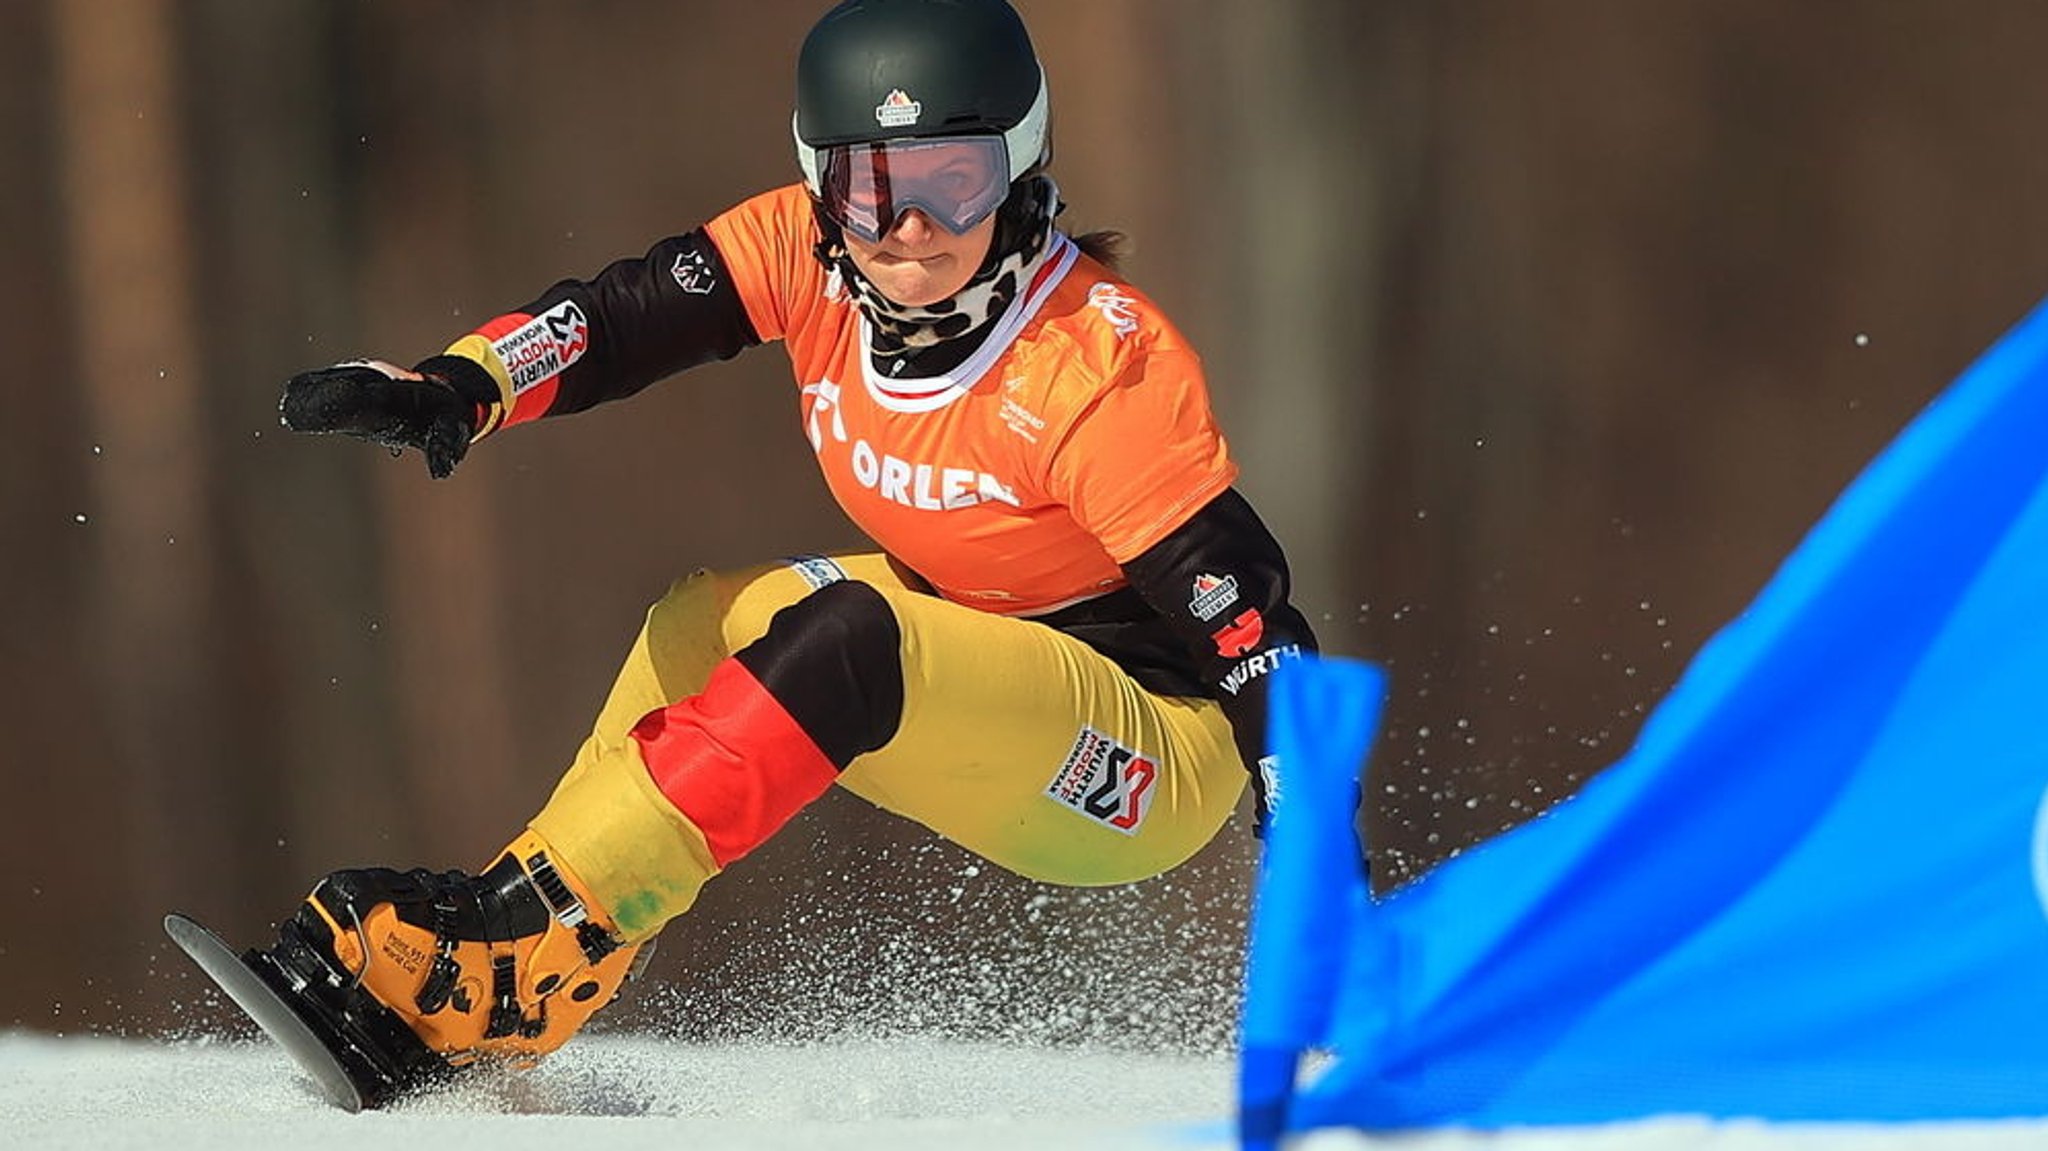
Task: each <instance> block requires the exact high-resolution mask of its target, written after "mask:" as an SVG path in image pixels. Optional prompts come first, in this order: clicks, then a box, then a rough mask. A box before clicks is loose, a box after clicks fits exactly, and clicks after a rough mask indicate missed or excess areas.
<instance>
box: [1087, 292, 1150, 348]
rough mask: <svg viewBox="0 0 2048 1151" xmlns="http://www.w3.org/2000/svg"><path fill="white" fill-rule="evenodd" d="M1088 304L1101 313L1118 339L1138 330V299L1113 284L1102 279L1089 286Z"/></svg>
mask: <svg viewBox="0 0 2048 1151" xmlns="http://www.w3.org/2000/svg"><path fill="white" fill-rule="evenodd" d="M1088 306H1089V307H1092V308H1094V309H1095V310H1096V311H1098V312H1101V313H1102V318H1103V319H1105V320H1107V321H1109V326H1110V327H1111V328H1113V329H1115V331H1116V338H1117V339H1119V340H1121V339H1124V338H1125V337H1127V336H1129V335H1131V334H1132V333H1133V332H1136V331H1137V330H1138V301H1136V300H1134V299H1132V298H1131V297H1129V296H1126V295H1124V294H1123V293H1122V292H1119V291H1117V287H1116V285H1115V284H1112V283H1109V282H1108V281H1104V282H1102V283H1098V284H1096V285H1094V286H1093V287H1091V288H1089V289H1088Z"/></svg>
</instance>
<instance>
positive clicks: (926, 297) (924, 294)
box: [845, 208, 996, 308]
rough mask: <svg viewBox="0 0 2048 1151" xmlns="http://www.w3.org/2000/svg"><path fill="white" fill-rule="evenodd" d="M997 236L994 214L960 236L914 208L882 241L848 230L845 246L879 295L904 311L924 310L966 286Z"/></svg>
mask: <svg viewBox="0 0 2048 1151" xmlns="http://www.w3.org/2000/svg"><path fill="white" fill-rule="evenodd" d="M995 234H996V217H995V216H994V215H990V216H989V217H988V219H986V220H983V221H982V222H981V223H979V224H976V225H975V226H974V227H972V228H970V229H968V230H967V232H966V234H964V235H959V236H956V235H954V234H953V233H951V232H948V231H947V230H946V229H944V228H941V227H939V226H938V225H937V224H935V223H933V222H932V219H931V217H929V216H927V215H925V214H924V211H923V209H921V208H912V209H910V210H909V211H906V212H904V213H903V214H902V215H901V216H899V217H897V219H896V224H895V226H894V227H891V228H890V229H889V231H888V232H887V233H885V234H884V235H883V236H882V238H881V239H880V240H878V241H875V242H874V243H869V242H868V241H866V240H863V239H861V238H860V237H859V236H856V235H854V234H853V233H851V232H848V233H846V237H845V243H846V253H847V255H849V256H851V257H853V266H854V267H856V268H858V269H860V274H861V275H863V276H866V277H867V281H868V283H870V284H873V285H874V286H875V289H876V290H877V291H879V292H881V293H882V294H883V295H884V296H887V297H889V298H890V299H891V300H894V301H895V302H896V303H898V304H901V305H903V306H904V307H906V308H921V307H925V306H927V305H930V304H936V303H938V302H939V301H940V300H943V299H945V298H946V297H948V296H951V295H953V294H954V293H956V292H958V291H959V290H960V289H962V288H964V287H966V286H967V281H969V280H971V279H973V278H974V272H975V269H977V268H979V267H981V262H982V260H983V259H985V258H986V257H987V256H988V247H989V244H990V242H991V241H993V239H994V238H995Z"/></svg>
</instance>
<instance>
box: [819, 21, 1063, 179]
mask: <svg viewBox="0 0 2048 1151" xmlns="http://www.w3.org/2000/svg"><path fill="white" fill-rule="evenodd" d="M794 127H795V133H796V151H797V162H798V163H799V164H800V165H802V167H803V171H804V182H805V183H806V184H807V185H809V186H810V189H811V191H812V193H814V194H816V193H818V192H819V191H820V187H821V185H820V174H821V171H822V169H823V167H824V153H825V151H826V150H827V149H829V148H832V147H834V146H838V145H845V144H863V143H875V142H880V141H884V140H909V139H919V138H927V137H934V136H977V135H992V136H999V137H1001V138H1002V142H1003V149H1004V153H1005V156H1006V157H1007V160H1008V171H1009V177H1010V179H1011V180H1013V181H1014V180H1016V179H1019V178H1021V177H1022V176H1024V175H1026V174H1027V173H1029V172H1031V171H1032V170H1034V169H1035V168H1037V167H1038V166H1039V165H1040V164H1041V163H1043V162H1044V160H1045V159H1046V140H1047V136H1046V90H1045V73H1044V71H1043V70H1042V69H1041V68H1040V67H1039V65H1038V56H1037V54H1036V53H1035V52H1033V51H1032V48H1031V36H1030V34H1029V33H1027V32H1026V31H1025V30H1024V22H1023V20H1021V19H1019V18H1018V16H1017V13H1016V11H1015V10H1014V9H1012V8H1011V7H1010V5H1009V4H1008V3H1006V2H1005V0H845V2H844V3H842V4H840V5H838V6H837V7H835V8H833V9H832V10H831V11H830V12H827V13H825V15H824V16H823V17H822V18H821V19H820V20H819V21H818V23H817V25H816V26H815V27H813V28H812V29H811V33H810V35H809V36H807V37H806V38H805V39H804V46H803V51H802V53H801V54H800V55H799V56H798V58H797V70H796V118H795V125H794Z"/></svg>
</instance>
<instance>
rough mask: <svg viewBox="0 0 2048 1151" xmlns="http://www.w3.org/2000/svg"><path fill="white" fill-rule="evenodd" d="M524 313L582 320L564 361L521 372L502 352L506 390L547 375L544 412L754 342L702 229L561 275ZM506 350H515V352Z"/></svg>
mask: <svg viewBox="0 0 2048 1151" xmlns="http://www.w3.org/2000/svg"><path fill="white" fill-rule="evenodd" d="M517 311H518V312H519V313H523V314H524V315H526V316H531V317H540V318H548V317H563V316H569V317H572V321H571V322H572V323H573V317H574V316H575V315H577V314H579V313H580V315H581V316H582V317H584V319H585V328H586V331H587V341H588V342H587V344H586V345H585V346H584V347H583V348H581V349H579V351H578V354H577V355H575V356H574V358H573V359H571V358H569V357H566V356H565V357H563V358H564V359H569V362H568V363H567V365H566V366H564V367H561V368H560V369H559V371H556V372H553V373H552V374H550V373H549V372H548V370H547V369H548V368H549V367H551V366H553V365H546V364H542V365H541V366H539V367H537V368H535V369H533V370H532V371H522V370H521V369H520V368H519V367H517V366H515V365H514V364H513V363H512V362H510V361H509V360H507V355H506V348H505V345H504V344H503V343H499V344H497V345H495V346H496V347H497V349H498V351H499V358H500V359H501V360H507V363H506V367H507V369H508V371H509V372H510V373H511V375H512V386H513V390H514V393H515V395H516V394H518V393H521V392H524V391H526V390H527V389H528V388H531V387H534V386H536V385H538V384H540V383H543V382H545V381H546V380H548V379H555V380H556V381H557V383H556V390H555V393H554V395H553V397H552V399H551V402H549V404H548V406H547V410H546V412H545V413H544V414H546V415H551V416H554V415H563V414H566V413H569V412H580V411H582V410H584V409H585V408H589V407H592V406H593V405H596V404H601V403H604V402H606V401H608V400H617V399H623V398H625V397H626V396H630V395H632V394H633V393H635V392H638V391H639V390H640V389H642V388H644V387H646V386H647V385H649V384H651V383H653V382H654V381H656V380H659V379H662V378H663V377H665V376H670V375H674V374H675V373H677V372H680V371H682V370H683V369H685V368H692V367H695V366H697V365H698V364H703V363H708V362H710V361H712V360H727V359H731V358H732V357H733V356H736V355H738V354H739V353H740V352H741V351H743V350H745V349H746V348H749V347H752V346H753V345H755V344H758V343H760V342H761V339H760V337H759V336H758V335H756V334H755V332H754V326H753V324H752V322H751V321H749V320H748V319H747V309H746V305H745V304H744V303H743V302H742V301H741V299H740V294H739V290H738V289H737V288H736V287H735V286H734V285H733V282H732V277H731V276H730V275H729V274H728V273H727V270H726V266H725V260H724V258H723V257H722V256H720V255H719V252H718V247H717V245H715V244H713V243H712V242H711V239H710V237H708V236H707V235H706V234H705V232H704V230H703V229H702V228H698V229H696V230H694V231H690V232H686V233H684V234H682V235H680V236H670V237H669V238H668V239H665V240H663V241H661V242H660V243H658V244H656V245H654V247H653V248H651V249H649V250H648V252H647V254H646V255H644V256H641V257H640V258H638V259H626V260H618V261H616V262H614V263H612V264H610V265H608V266H606V267H605V269H604V270H603V271H601V272H599V273H598V274H597V276H596V278H594V279H590V280H563V281H562V282H561V283H559V284H556V285H555V286H553V287H551V288H549V289H548V290H547V291H546V292H543V293H542V294H541V295H540V297H539V298H537V299H535V300H533V301H532V302H530V303H528V304H526V305H525V306H523V307H521V308H519V309H517ZM515 354H516V353H515Z"/></svg>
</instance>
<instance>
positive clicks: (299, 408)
mask: <svg viewBox="0 0 2048 1151" xmlns="http://www.w3.org/2000/svg"><path fill="white" fill-rule="evenodd" d="M497 399H498V388H497V385H496V384H495V383H494V382H492V380H491V377H490V374H489V373H488V372H486V371H484V369H483V366H482V365H480V364H478V363H476V362H475V361H473V360H467V359H463V358H462V357H459V356H435V357H434V358H433V359H430V360H427V361H426V362H424V363H422V364H421V365H420V366H419V369H418V370H408V369H405V368H401V367H397V366H396V365H393V364H386V363H382V362H380V361H376V360H353V361H350V362H349V363H346V364H336V365H334V366H333V367H331V368H320V369H318V370H316V371H311V372H300V373H299V374H298V375H296V376H293V377H292V378H291V379H290V380H288V381H286V382H285V385H284V400H283V401H282V402H281V403H280V404H279V405H278V407H279V410H280V411H281V412H282V413H283V419H284V426H285V427H287V428H290V429H291V430H293V431H295V432H312V433H332V432H339V433H340V434H342V435H348V436H355V437H356V438H358V439H364V440H369V441H370V442H371V443H374V444H382V445H384V446H385V447H387V448H390V449H392V451H394V452H397V451H401V450H403V449H405V448H415V449H418V450H419V452H420V453H421V454H422V455H425V456H426V457H427V472H428V474H430V475H432V476H433V477H434V478H435V479H437V480H439V479H446V478H447V477H448V476H449V475H450V474H451V473H452V472H454V471H455V465H456V464H459V463H461V462H462V457H463V454H464V453H466V452H468V451H469V441H470V440H471V438H473V437H474V436H475V435H476V428H477V419H478V413H479V410H480V409H486V408H488V407H489V406H490V405H492V404H494V403H496V402H497Z"/></svg>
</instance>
